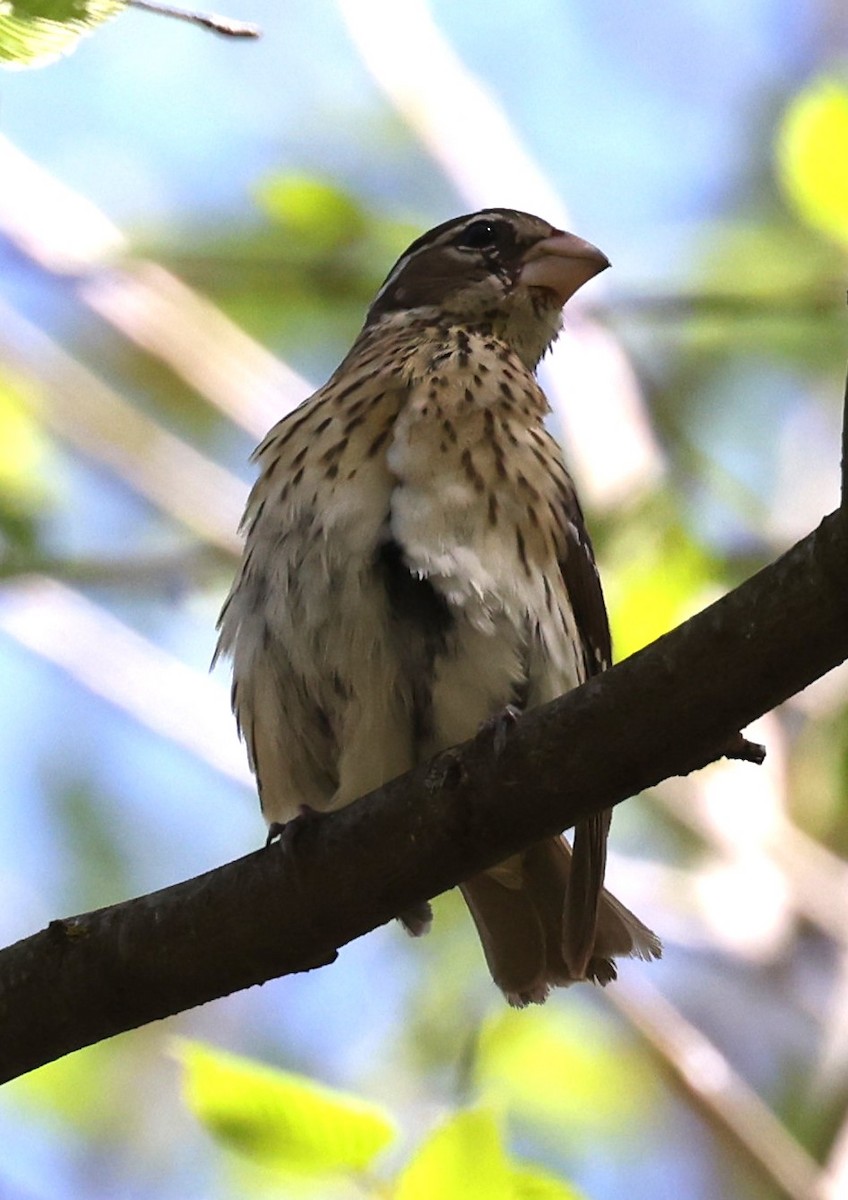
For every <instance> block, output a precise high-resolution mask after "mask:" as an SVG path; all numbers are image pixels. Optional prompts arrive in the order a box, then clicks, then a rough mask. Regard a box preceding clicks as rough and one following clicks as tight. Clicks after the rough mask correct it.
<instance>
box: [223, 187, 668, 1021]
mask: <svg viewBox="0 0 848 1200" xmlns="http://www.w3.org/2000/svg"><path fill="white" fill-rule="evenodd" d="M606 265H607V263H606V259H605V258H604V257H603V256H602V255H601V254H600V252H599V251H597V250H596V249H595V248H594V247H592V246H589V245H588V243H585V242H581V241H580V240H579V239H577V238H574V237H573V236H572V235H568V234H561V233H559V232H558V231H557V230H554V229H553V228H552V227H551V226H550V225H549V224H547V223H546V222H544V221H541V220H539V219H538V218H536V217H531V216H529V215H528V214H524V213H518V212H513V211H511V210H505V209H489V210H486V211H485V212H483V213H478V214H473V215H471V216H466V217H460V218H457V219H455V220H453V221H449V222H446V223H445V224H444V225H441V226H439V227H438V228H437V229H434V230H432V231H430V233H428V234H425V235H424V236H423V237H421V238H419V239H418V240H417V241H416V242H413V244H412V246H410V248H409V249H408V250H407V251H406V253H405V254H404V255H402V257H401V258H400V259H399V261H398V263H397V264H396V265H395V267H394V268H393V270H392V271H391V272H390V274H389V276H388V278H387V280H386V282H385V283H384V284H383V287H382V288H381V289H380V291H379V292H378V294H377V297H376V298H375V300H374V303H373V304H372V306H371V308H370V310H369V313H368V317H367V320H366V323H365V327H364V329H363V331H362V333H361V334H360V336H359V337H358V339H357V340H356V342H355V344H354V346H353V348H352V349H351V351H350V352H349V354H348V355H347V357H346V358H345V359H344V361H343V362H342V364H341V365H340V366H339V368H338V370H337V371H336V372H335V374H334V375H333V376H332V378H331V379H330V380H329V382H328V383H327V384H326V385H325V386H324V387H323V388H321V389H320V390H319V391H318V392H316V393H315V395H314V396H312V397H311V398H310V399H309V400H307V401H306V402H305V403H304V404H303V405H301V407H300V408H299V409H297V410H296V411H295V412H294V413H292V414H291V415H290V416H288V417H286V418H285V419H284V420H282V421H281V422H280V423H279V424H278V425H276V426H275V427H274V428H273V429H272V430H271V431H270V433H269V434H268V435H267V437H266V438H265V440H264V441H263V442H262V444H261V445H260V446H259V448H258V450H257V452H256V460H257V463H258V466H259V478H258V480H257V482H256V484H255V486H254V488H253V491H252V493H251V496H250V499H249V501H248V506H247V511H246V513H245V518H244V527H245V529H246V543H245V554H244V559H243V562H242V567H241V571H240V573H239V575H238V577H237V579H236V582H235V584H234V585H233V589H232V591H231V593H230V596H229V598H228V600H227V602H226V604H225V606H224V610H223V612H222V615H221V637H220V642H219V651H223V652H226V653H229V654H232V657H233V706H234V708H235V711H236V714H237V718H238V721H239V725H240V729H241V732H242V733H243V735H244V738H245V740H246V742H247V747H248V753H249V757H250V763H251V766H252V768H253V770H254V771H255V773H256V778H257V783H258V787H259V793H260V798H261V802H262V807H263V811H264V814H265V816H266V819H267V820H269V821H285V820H287V819H289V818H290V817H292V816H294V815H295V814H296V813H297V811H298V810H299V808H300V807H301V806H302V805H309V806H310V807H313V808H315V809H318V810H323V811H326V810H330V809H335V808H339V807H341V806H343V805H345V804H347V803H349V802H350V801H351V800H353V799H355V798H356V797H357V796H359V795H361V794H363V793H364V792H367V791H369V790H371V789H373V788H375V787H377V786H378V785H379V784H381V783H383V782H385V781H386V780H387V779H390V778H392V777H394V776H396V775H399V774H401V773H402V772H404V771H406V770H408V769H409V768H410V767H412V766H413V765H414V764H415V763H417V762H420V761H422V760H423V759H426V758H428V757H430V756H431V755H432V754H434V753H435V752H437V751H439V750H441V749H444V748H445V747H447V746H450V745H453V744H455V743H457V742H460V741H463V740H464V739H466V738H468V737H471V736H473V735H474V733H475V732H476V731H477V729H478V728H479V727H480V725H481V723H482V722H484V721H486V720H489V719H491V718H492V717H496V716H497V715H498V714H499V713H501V712H502V711H503V710H504V708H505V706H507V705H514V706H517V707H520V708H531V707H533V706H534V705H538V704H542V703H544V702H546V701H548V700H551V699H553V698H555V697H556V696H558V695H560V694H561V693H562V692H564V691H567V690H568V689H570V688H573V687H575V686H576V685H577V684H579V683H580V682H582V681H583V680H584V679H586V678H587V677H588V676H589V675H591V674H593V673H595V672H597V671H599V670H602V669H603V668H605V667H606V666H608V665H609V662H610V658H611V651H610V639H609V629H608V625H607V618H606V611H605V608H604V602H603V596H602V592H601V587H600V583H599V580H598V575H597V571H596V568H595V562H594V557H593V554H592V548H591V544H590V542H589V538H588V535H587V533H586V529H585V525H584V521H583V516H582V513H581V511H580V505H579V503H578V500H577V497H576V494H575V491H574V486H573V484H572V481H571V479H570V477H569V475H568V473H567V471H566V469H565V465H564V463H563V459H562V455H561V452H560V449H559V446H558V445H557V443H556V441H555V440H554V439H553V437H552V436H551V435H550V433H549V432H548V431H547V429H546V428H545V425H544V419H545V416H546V414H547V411H548V405H547V401H546V399H545V396H544V394H543V392H542V391H541V389H540V387H539V385H538V383H537V382H536V379H535V375H534V371H535V367H536V365H537V363H538V361H539V359H540V358H541V356H542V354H543V353H544V352H545V351H546V350H547V349H548V347H549V346H550V344H551V342H552V341H553V340H554V338H555V337H556V336H557V334H558V332H559V330H560V327H561V309H562V306H563V304H564V302H565V301H566V300H567V299H568V297H569V296H570V295H571V294H572V293H573V292H574V291H576V290H577V288H578V287H579V286H581V284H582V283H584V282H586V280H588V279H589V278H591V276H592V275H594V274H596V273H597V272H598V271H599V270H602V269H603V267H604V266H606ZM530 788H531V785H530V784H529V783H528V789H530ZM526 803H527V804H532V790H528V796H527V797H526ZM608 826H609V817H608V815H604V816H601V817H597V818H594V819H592V820H591V821H587V822H584V823H582V824H581V825H579V826H578V828H577V830H576V831H575V837H574V857H573V862H572V860H571V858H570V852H569V849H568V846H567V843H566V842H565V841H564V840H563V839H560V838H557V839H551V840H549V841H547V842H544V843H540V844H539V845H537V846H535V847H533V848H532V849H531V850H530V851H528V852H527V853H525V854H523V855H518V856H516V857H515V858H513V859H511V860H510V861H509V862H507V863H503V864H501V866H500V867H497V868H495V869H494V870H493V871H490V872H486V873H484V874H482V875H479V876H477V877H475V878H474V879H472V880H469V881H467V883H466V884H465V885H464V887H463V894H464V895H465V898H466V901H467V902H468V905H469V908H470V910H471V912H472V915H473V916H474V919H475V922H476V924H477V928H478V932H479V933H480V937H481V941H482V943H483V947H484V950H485V953H486V957H487V960H488V962H489V966H490V968H491V970H492V974H493V976H494V978H495V980H496V982H497V983H498V984H499V985H500V986H501V988H502V989H503V991H504V993H505V994H506V996H507V998H508V999H509V1000H510V1002H511V1003H514V1004H518V1005H521V1004H525V1003H527V1002H530V1001H536V1002H541V1001H542V1000H544V998H545V997H546V995H547V993H548V990H549V988H550V987H551V986H554V985H561V984H567V983H570V982H573V981H575V980H578V979H583V978H590V979H596V980H599V981H600V982H606V981H607V980H608V979H610V978H612V977H614V975H615V968H614V966H613V962H612V959H613V957H614V956H616V955H627V954H632V955H638V956H641V957H643V958H647V957H652V956H654V955H656V954H658V953H659V943H658V942H657V939H656V938H655V937H654V935H653V934H652V933H650V931H649V930H647V929H646V928H645V927H644V926H643V925H642V924H641V923H640V922H639V921H638V920H637V919H636V918H635V917H634V916H633V915H632V914H631V913H629V912H627V910H626V909H624V908H623V907H622V906H621V905H620V904H619V903H618V901H616V900H615V899H614V898H613V897H612V896H610V895H609V893H607V892H606V891H604V890H603V887H602V885H603V876H604V866H605V855H606V838H607V831H608ZM401 918H402V919H403V920H404V922H405V923H406V924H407V926H408V927H409V928H410V929H411V930H412V931H413V932H422V931H423V929H424V928H425V927H426V925H427V923H428V919H429V917H428V911H425V910H424V909H422V910H419V911H416V912H415V913H409V914H401Z"/></svg>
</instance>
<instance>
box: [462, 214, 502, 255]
mask: <svg viewBox="0 0 848 1200" xmlns="http://www.w3.org/2000/svg"><path fill="white" fill-rule="evenodd" d="M497 236H498V227H497V225H496V224H495V222H494V221H473V222H472V223H471V224H470V225H469V226H467V227H466V228H465V229H463V231H462V233H461V234H460V235H459V236H458V237H457V239H456V245H457V246H463V247H466V248H468V249H469V250H483V249H485V247H486V246H494V244H495V242H496V241H497Z"/></svg>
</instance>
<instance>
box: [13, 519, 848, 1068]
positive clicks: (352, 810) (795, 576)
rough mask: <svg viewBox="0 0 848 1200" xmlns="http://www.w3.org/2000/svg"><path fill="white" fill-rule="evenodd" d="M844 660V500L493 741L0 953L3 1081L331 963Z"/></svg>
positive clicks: (693, 756) (692, 759)
mask: <svg viewBox="0 0 848 1200" xmlns="http://www.w3.org/2000/svg"><path fill="white" fill-rule="evenodd" d="M846 657H848V523H846V522H845V521H843V520H842V515H841V514H838V513H837V514H833V515H831V516H830V517H827V518H826V519H825V520H824V521H823V522H822V524H821V525H820V526H819V528H818V529H817V530H816V531H815V532H814V533H812V534H810V535H809V536H808V537H807V538H805V539H804V540H803V541H801V542H799V543H798V544H797V545H796V546H794V547H793V548H792V549H791V550H790V551H789V552H788V553H787V554H785V555H784V556H783V557H782V558H780V559H779V560H778V561H777V562H775V563H772V564H771V565H770V566H768V567H766V568H765V569H764V570H762V571H761V572H759V574H757V575H755V576H754V577H753V578H752V579H750V580H748V581H747V582H746V583H744V584H743V585H742V586H741V587H739V588H737V589H736V590H735V591H733V592H731V593H730V594H729V595H727V596H725V597H724V598H723V599H722V600H720V601H718V602H717V603H716V604H714V605H712V606H711V607H710V608H708V609H706V610H705V611H704V612H702V613H700V614H699V615H698V616H696V617H694V618H693V619H692V620H690V621H688V622H686V624H685V625H682V626H680V627H679V628H678V629H675V630H673V631H672V632H671V633H669V634H666V635H665V636H664V637H662V638H660V639H659V640H658V641H657V642H655V643H653V644H652V645H651V646H649V647H647V648H646V649H645V650H642V651H640V652H639V653H638V654H635V655H633V657H632V658H629V659H627V660H626V661H625V662H623V663H620V664H619V665H618V666H616V667H614V668H613V669H612V670H611V671H608V672H606V673H605V674H604V675H602V676H599V677H597V678H595V679H593V680H591V681H590V682H589V683H587V684H586V685H585V686H584V687H582V688H579V689H577V690H576V691H574V692H570V693H569V694H568V695H566V696H564V697H562V698H561V699H559V700H557V701H555V702H554V703H553V704H550V705H546V706H545V707H544V708H541V709H538V710H535V711H534V712H532V713H529V714H528V715H527V716H526V717H524V718H523V719H522V720H521V721H520V722H519V723H518V725H517V726H516V728H515V730H514V732H513V733H512V734H511V735H510V737H509V738H508V739H507V742H506V745H505V746H504V747H503V749H502V750H501V751H500V753H499V754H498V755H497V756H495V754H494V752H493V747H492V741H491V735H487V734H481V735H479V736H478V737H477V738H475V739H474V740H473V741H471V742H468V743H466V744H465V745H463V746H461V747H458V748H455V749H453V750H449V751H446V752H445V753H443V754H441V755H439V756H438V757H437V758H436V759H434V760H433V761H432V762H431V763H428V764H424V765H422V766H421V767H420V768H418V769H416V770H415V771H413V772H411V773H410V774H409V775H406V776H404V777H402V778H400V779H397V780H394V781H393V782H391V783H389V784H386V785H385V786H384V787H382V788H379V789H378V790H377V791H376V792H373V793H372V794H371V795H370V796H368V797H366V798H364V799H363V800H361V801H358V802H357V803H355V804H353V805H351V806H349V807H348V808H346V809H344V810H342V811H341V812H338V813H336V814H334V815H332V816H329V817H326V818H324V819H320V820H316V821H312V822H309V823H308V824H306V825H304V826H303V827H302V828H301V829H300V830H299V831H298V833H297V835H296V836H295V837H290V838H287V839H283V842H282V843H280V844H275V845H273V846H271V847H270V848H269V849H266V850H259V851H256V852H255V853H253V854H250V855H247V856H246V857H245V858H241V859H239V860H237V861H236V862H233V863H229V864H228V865H227V866H224V867H220V868H218V869H217V870H214V871H210V872H208V873H207V874H205V875H201V876H199V877H197V878H196V879H192V880H188V881H187V882H185V883H181V884H177V885H176V886H174V887H170V888H166V889H164V890H163V891H160V892H156V893H153V894H151V895H149V896H142V897H139V898H138V899H135V900H129V901H127V902H125V903H123V904H118V905H114V906H113V907H111V908H106V909H101V910H99V911H97V912H94V913H88V914H85V915H82V916H79V917H74V918H70V919H68V920H63V921H54V922H52V923H51V925H50V926H49V927H48V928H47V929H46V930H43V931H42V932H41V933H38V934H36V935H34V936H33V937H30V938H27V939H25V940H23V941H21V942H18V943H16V944H15V945H13V946H10V947H8V948H7V949H6V950H3V951H0V1013H2V1018H3V1030H4V1038H3V1040H2V1044H0V1079H2V1080H5V1079H10V1078H13V1077H14V1076H16V1075H19V1074H22V1073H23V1072H25V1071H28V1070H31V1069H33V1068H34V1067H36V1066H39V1065H41V1064H42V1063H45V1062H49V1061H51V1060H53V1059H55V1058H58V1057H60V1056H61V1055H63V1054H67V1053H68V1052H70V1051H71V1050H75V1049H78V1048H80V1047H82V1046H85V1045H89V1044H91V1043H92V1042H96V1041H99V1040H101V1039H103V1038H106V1037H110V1036H111V1035H113V1034H115V1033H119V1032H122V1031H124V1030H127V1029H132V1028H135V1027H136V1026H139V1025H142V1024H145V1023H147V1022H149V1021H152V1020H155V1019H157V1018H160V1017H164V1016H168V1015H170V1014H172V1013H176V1012H179V1011H182V1010H183V1009H186V1008H190V1007H193V1006H194V1005H197V1004H202V1003H204V1002H206V1001H208V1000H211V999H214V998H216V997H218V996H223V995H227V994H228V993H230V992H232V991H235V990H238V989H240V988H245V987H249V986H251V985H253V984H256V983H261V982H264V981H265V980H267V979H270V978H273V977H275V976H279V975H284V974H287V973H291V972H294V971H303V970H308V969H310V968H312V967H316V966H321V965H324V964H327V963H330V962H332V961H333V959H334V958H335V956H336V952H337V949H338V947H340V946H343V945H345V944H346V943H347V942H349V941H351V940H352V939H354V938H356V937H359V936H361V935H362V934H364V933H366V932H368V931H369V930H371V929H374V928H375V927H376V926H378V925H380V924H382V923H383V922H385V921H387V920H389V919H390V918H391V917H392V916H393V915H394V914H395V913H397V912H400V911H403V910H404V909H408V908H410V907H412V906H413V905H414V904H416V903H419V902H420V901H422V900H424V899H425V898H428V897H430V896H434V895H437V894H438V893H440V892H442V891H444V890H446V889H447V888H450V887H453V886H454V885H455V884H457V883H458V882H459V881H460V880H462V879H465V878H467V877H468V876H469V875H471V874H474V873H476V872H477V871H480V870H482V869H484V868H486V867H490V866H492V865H494V864H495V863H497V862H499V861H501V860H502V859H504V858H506V857H507V856H509V855H510V854H513V853H515V852H516V851H518V850H520V849H521V848H523V847H525V846H527V845H529V844H530V843H532V842H534V841H537V840H538V839H539V838H542V837H546V836H549V835H551V834H553V833H555V832H558V831H559V830H561V829H563V828H567V827H569V826H571V825H573V824H574V823H575V822H576V821H578V820H582V819H584V818H586V817H587V816H589V815H590V814H592V813H596V812H599V811H601V810H602V809H605V808H608V807H611V806H612V805H615V804H618V803H620V802H621V801H622V800H624V799H625V798H626V797H628V796H630V795H633V794H635V793H636V792H639V791H642V790H643V789H645V788H647V787H651V786H653V785H654V784H656V783H658V782H659V781H660V780H662V779H665V778H667V777H669V776H671V775H679V774H686V773H688V772H689V771H692V770H695V769H697V768H698V767H700V766H703V765H704V764H706V763H707V762H709V761H711V760H712V759H713V758H715V757H716V755H717V754H718V753H721V751H722V748H724V747H727V746H729V745H731V739H732V738H733V735H734V734H735V733H736V731H737V730H739V729H740V728H743V727H744V726H746V725H747V724H748V723H749V722H751V721H752V720H754V719H755V718H756V717H758V716H760V715H761V714H762V713H764V712H767V711H768V710H770V709H772V708H774V707H775V706H776V705H778V704H780V703H781V702H782V701H784V700H786V699H787V698H788V697H789V696H792V695H794V694H795V693H796V692H798V691H801V690H802V689H803V688H804V687H806V686H807V685H808V684H810V683H812V682H813V681H814V680H815V679H818V678H819V677H820V676H821V675H823V674H825V672H827V671H828V670H830V669H831V668H833V667H835V666H837V665H838V664H839V663H840V662H842V661H843V660H844V659H845V658H846ZM328 881H332V883H331V884H330V883H329V882H328Z"/></svg>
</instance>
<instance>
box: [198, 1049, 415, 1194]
mask: <svg viewBox="0 0 848 1200" xmlns="http://www.w3.org/2000/svg"><path fill="white" fill-rule="evenodd" d="M177 1054H178V1057H179V1058H180V1060H181V1061H182V1063H183V1065H184V1067H185V1078H184V1087H185V1095H186V1099H187V1101H188V1104H189V1106H190V1107H191V1109H192V1110H193V1112H194V1113H195V1114H196V1115H197V1117H198V1118H199V1119H200V1120H201V1121H202V1122H203V1124H204V1125H205V1126H206V1127H207V1129H208V1130H209V1131H210V1133H212V1135H213V1136H214V1137H215V1138H217V1139H218V1140H219V1141H221V1142H223V1143H224V1144H225V1145H227V1146H229V1147H230V1148H231V1149H233V1150H237V1151H238V1152H239V1153H241V1154H245V1155H247V1156H248V1157H250V1158H252V1159H254V1160H256V1161H258V1162H261V1163H263V1164H264V1165H266V1166H270V1167H276V1168H280V1169H285V1170H289V1171H295V1172H300V1173H304V1174H310V1175H314V1176H317V1175H324V1174H328V1173H331V1172H360V1171H363V1170H364V1169H365V1168H366V1167H368V1166H369V1165H370V1164H371V1162H372V1161H373V1159H374V1158H375V1157H376V1156H377V1154H379V1152H380V1151H381V1150H382V1149H383V1148H384V1147H385V1146H387V1145H388V1143H389V1142H390V1141H392V1139H393V1138H394V1136H395V1132H396V1130H395V1125H394V1123H393V1121H392V1120H391V1118H390V1117H389V1116H388V1114H387V1113H386V1112H385V1111H384V1110H383V1109H381V1108H378V1107H377V1106H376V1105H373V1104H369V1103H368V1102H367V1101H365V1100H361V1099H359V1097H357V1096H350V1095H346V1094H345V1093H343V1092H337V1091H334V1090H332V1089H331V1088H327V1087H322V1086H321V1085H320V1084H316V1083H313V1082H312V1081H311V1080H308V1079H305V1078H303V1077H302V1076H298V1075H293V1074H290V1073H288V1072H286V1071H278V1070H274V1069H272V1068H271V1067H266V1066H263V1065H262V1064H261V1063H256V1062H252V1061H250V1060H249V1059H245V1058H240V1057H238V1056H236V1055H233V1054H226V1053H224V1052H222V1051H219V1050H211V1049H209V1048H207V1047H205V1046H201V1045H199V1044H197V1043H193V1042H180V1043H179V1044H178V1050H177Z"/></svg>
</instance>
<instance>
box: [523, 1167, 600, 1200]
mask: <svg viewBox="0 0 848 1200" xmlns="http://www.w3.org/2000/svg"><path fill="white" fill-rule="evenodd" d="M512 1188H513V1191H512V1194H513V1196H514V1197H515V1200H583V1196H582V1193H581V1192H578V1191H577V1190H576V1188H573V1187H572V1186H571V1184H570V1183H566V1182H565V1180H564V1179H557V1178H556V1177H555V1176H554V1175H549V1174H548V1173H547V1172H546V1171H540V1170H539V1169H538V1168H537V1167H517V1168H515V1169H514V1170H513V1172H512Z"/></svg>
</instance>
